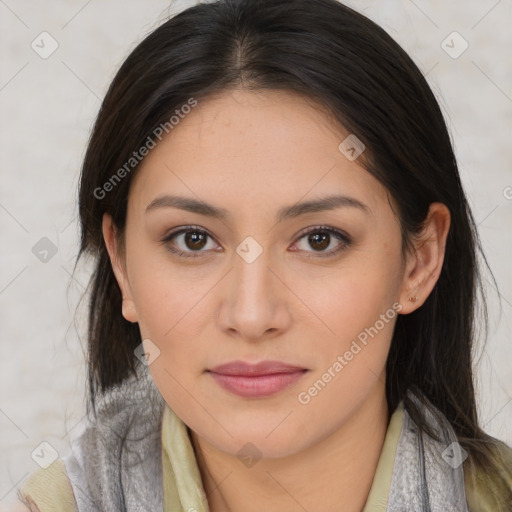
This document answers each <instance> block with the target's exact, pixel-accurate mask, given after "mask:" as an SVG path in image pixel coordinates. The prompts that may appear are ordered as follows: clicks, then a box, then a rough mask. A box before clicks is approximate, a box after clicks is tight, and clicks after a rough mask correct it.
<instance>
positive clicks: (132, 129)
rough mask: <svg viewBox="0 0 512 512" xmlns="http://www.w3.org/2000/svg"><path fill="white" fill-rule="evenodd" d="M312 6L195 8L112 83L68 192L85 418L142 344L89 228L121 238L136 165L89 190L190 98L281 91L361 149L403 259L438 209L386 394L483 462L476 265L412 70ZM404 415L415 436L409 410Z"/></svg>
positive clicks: (444, 140) (455, 175) (355, 21)
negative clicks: (83, 331)
mask: <svg viewBox="0 0 512 512" xmlns="http://www.w3.org/2000/svg"><path fill="white" fill-rule="evenodd" d="M311 4H312V2H311V1H310V0H220V1H217V2H212V3H205V4H199V5H196V6H194V7H191V8H189V9H186V10H185V11H183V12H181V13H179V14H177V15H175V16H174V17H172V18H171V19H169V20H168V21H166V22H165V23H164V24H162V25H161V26H159V27H158V28H157V29H156V30H154V31H153V32H152V33H150V34H149V35H148V36H147V37H146V38H145V39H144V40H143V41H142V42H141V43H140V44H139V45H138V46H137V47H136V48H135V49H134V50H133V52H132V53H131V54H130V55H129V56H128V58H127V59H126V60H125V62H124V63H123V65H122V66H121V68H120V69H119V71H118V73H117V74H116V76H115V78H114V80H113V82H112V84H111V85H110V88H109V90H108V92H107V94H106V96H105V99H104V101H103V104H102V106H101V110H100V112H99V115H98V117H97V120H96V123H95V125H94V129H93V131H92V134H91V137H90V141H89V145H88V148H87V152H86V155H85V160H84V163H83V168H82V173H81V181H80V191H79V215H80V222H81V228H82V232H81V246H80V253H79V258H80V256H82V255H83V254H85V253H87V254H90V255H92V256H93V257H94V258H95V270H94V273H93V276H92V283H91V290H90V291H91V295H90V304H89V306H90V309H89V331H88V356H89V361H88V363H89V397H90V407H91V408H92V409H94V402H95V397H96V395H97V393H104V392H105V391H107V390H108V389H109V388H111V387H112V386H114V385H116V384H118V383H120V382H121V381H123V379H125V378H126V377H127V376H128V375H129V374H130V373H133V371H134V365H135V356H134V350H135V348H136V347H137V346H138V345H139V344H140V343H141V335H140V331H139V328H138V325H137V324H131V323H129V322H127V321H126V320H125V319H124V318H123V316H122V314H121V293H120V289H119V287H118V285H117V282H116V280H115V277H114V274H113V271H112V267H111V263H110V260H109V257H108V254H107V250H106V246H105V243H104V240H103V237H102V231H101V225H102V216H103V214H104V213H105V212H108V213H109V214H110V215H111V216H112V218H113V220H114V223H115V225H116V227H117V229H118V230H119V232H120V234H121V237H122V233H123V229H124V227H125V222H126V209H127V198H128V192H129V188H130V183H131V180H132V178H133V175H134V174H135V172H136V168H134V169H133V171H131V172H129V173H126V176H124V177H123V179H122V180H119V182H116V184H115V186H114V187H112V190H110V191H109V192H108V193H107V194H101V195H102V197H101V198H98V197H97V196H98V195H99V194H98V193H97V192H96V194H95V191H97V190H98V188H101V187H102V186H103V185H104V184H105V183H106V182H107V181H108V180H109V179H110V178H111V177H112V175H113V174H114V173H115V172H116V171H117V170H118V169H119V168H121V167H122V166H123V165H124V164H125V163H126V162H127V161H128V160H129V158H130V157H131V155H132V153H133V151H136V150H137V149H138V148H140V147H141V146H142V145H143V144H144V142H145V141H146V140H147V138H148V136H150V135H151V134H152V133H153V131H154V130H155V128H157V127H158V126H159V125H161V124H162V123H165V122H166V121H168V119H169V116H170V115H172V113H173V112H174V111H175V110H176V109H179V108H180V106H181V105H184V104H186V103H187V102H188V101H189V99H190V98H195V99H196V100H197V101H198V102H199V103H200V102H201V101H203V100H205V99H207V98H208V97H209V96H210V95H212V94H214V93H219V92H222V91H226V90H228V89H230V88H235V87H240V88H246V89H248V90H264V89H274V90H278V89H279V90H287V91H293V92H295V93H299V94H302V95H304V96H306V97H308V98H312V99H314V100H316V101H318V102H320V103H321V104H322V105H323V106H325V108H326V109H327V111H329V112H330V113H332V115H333V117H334V118H335V119H337V120H338V121H339V122H340V123H341V124H342V125H343V126H344V127H345V128H346V129H347V130H348V131H349V132H351V133H353V134H355V135H356V136H357V137H358V138H359V139H360V140H361V141H362V142H363V143H364V144H365V145H366V147H367V151H366V152H365V154H364V155H365V159H364V166H365V168H366V169H367V171H368V172H370V173H371V174H372V175H373V176H375V177H376V178H377V179H378V180H379V181H380V182H381V183H382V184H383V185H384V186H385V187H386V188H387V189H388V191H389V193H390V194H391V196H392V197H393V198H394V200H395V201H396V204H397V205H398V212H397V215H398V217H399V219H400V223H401V229H402V236H403V251H404V253H405V249H406V247H407V246H410V241H411V239H412V237H413V236H414V235H415V234H418V233H419V232H420V230H421V228H422V226H423V222H424V220H425V218H426V215H427V212H428V209H429V205H430V204H431V203H432V202H441V203H444V204H445V205H446V206H447V207H448V208H449V210H450V214H451V226H450V231H449V234H448V239H447V245H446V252H445V258H444V263H443V267H442V271H441V274H440V277H439V279H438V281H437V283H436V285H435V287H434V289H433V291H432V293H431V294H430V295H429V297H428V298H427V299H426V301H425V303H424V304H423V305H422V306H421V307H420V308H418V309H417V310H416V311H414V312H413V313H411V314H408V315H399V316H398V318H397V322H396V326H395V331H394V335H393V339H392V344H391V349H390V352H389V357H388V361H387V381H386V394H387V400H388V406H389V408H390V410H391V411H393V410H394V409H395V408H396V406H397V405H398V404H399V402H400V401H401V400H404V401H405V402H407V397H406V391H407V390H408V389H411V390H413V391H414V390H417V391H418V392H421V393H422V394H423V395H424V396H425V397H426V398H428V400H429V401H430V402H432V404H434V405H435V406H436V407H437V408H438V409H439V410H440V411H441V412H442V413H443V414H444V415H445V416H446V417H447V418H448V420H449V422H450V423H451V425H452V426H453V428H454V430H455V432H456V434H457V436H458V437H459V439H460V442H461V444H462V446H464V447H465V448H466V449H468V451H470V452H471V455H472V456H473V457H474V459H475V460H476V461H477V462H478V461H480V462H479V463H481V464H487V465H491V464H492V462H489V459H488V455H489V454H490V453H491V452H490V448H489V446H490V438H489V437H488V436H486V434H485V433H484V432H483V431H482V430H481V428H480V427H479V425H478V419H477V409H476V403H475V392H474V386H473V370H472V358H473V356H474V353H473V350H474V340H475V339H476V333H475V319H476V318H477V314H480V316H479V318H480V319H481V320H482V321H483V322H484V324H485V330H486V329H487V310H486V305H485V296H484V293H483V286H482V278H481V275H480V271H479V262H478V257H477V256H478V254H480V255H481V256H482V261H483V262H485V264H486V265H487V261H486V260H485V256H484V254H483V251H482V249H481V246H480V242H479V239H478V235H477V230H476V226H475V222H474V219H473V217H472V214H471V211H470V208H469V206H468V202H467V200H466V197H465V194H464V191H463V187H462V185H461V181H460V177H459V172H458V168H457V163H456V160H455V156H454V153H453V150H452V145H451V141H450V136H449V133H448V131H447V127H446V124H445V121H444V119H443V115H442V113H441V110H440V108H439V105H438V103H437V101H436V98H435V97H434V94H433V93H432V91H431V89H430V87H429V86H428V84H427V81H426V80H425V78H424V76H423V75H422V73H421V72H420V70H419V69H418V67H417V66H416V65H415V64H414V62H413V61H412V60H411V58H410V57H409V56H408V55H407V54H406V52H404V51H403V49H402V48H401V47H400V46H399V45H398V44H397V43H396V42H395V41H394V40H393V39H392V38H391V37H390V36H389V35H388V34H387V33H386V31H385V30H383V29H382V28H380V27H379V26H378V25H376V24H375V23H373V22H372V21H370V20H369V19H368V18H366V17H365V16H363V15H361V14H359V13H357V12H355V11H354V10H352V9H350V8H348V7H346V6H344V5H343V4H341V3H339V2H337V1H336V0H315V2H314V8H313V7H312V5H311ZM487 267H488V265H487ZM491 275H492V273H491ZM495 284H496V283H495ZM478 292H481V293H480V298H481V302H479V301H478V300H477V299H478V297H477V293H478ZM479 306H480V309H479ZM407 405H408V406H409V407H410V408H411V410H413V414H414V420H415V421H416V422H417V423H418V424H419V425H420V426H422V425H423V421H422V414H421V411H420V410H416V411H415V410H414V407H413V404H410V403H408V404H407ZM423 426H424V425H423ZM511 502H512V498H511Z"/></svg>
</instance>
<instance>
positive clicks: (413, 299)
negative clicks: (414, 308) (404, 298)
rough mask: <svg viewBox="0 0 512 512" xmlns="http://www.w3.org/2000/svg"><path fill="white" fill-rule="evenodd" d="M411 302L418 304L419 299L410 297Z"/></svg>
mask: <svg viewBox="0 0 512 512" xmlns="http://www.w3.org/2000/svg"><path fill="white" fill-rule="evenodd" d="M409 300H410V301H411V302H416V301H417V300H418V297H409Z"/></svg>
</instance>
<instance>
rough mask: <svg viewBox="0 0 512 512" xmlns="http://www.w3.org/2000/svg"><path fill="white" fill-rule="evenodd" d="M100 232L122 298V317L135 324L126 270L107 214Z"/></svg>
mask: <svg viewBox="0 0 512 512" xmlns="http://www.w3.org/2000/svg"><path fill="white" fill-rule="evenodd" d="M102 231H103V239H104V240H105V245H106V247H107V252H108V255H109V258H110V264H111V265H112V270H113V272H114V275H115V278H116V281H117V284H118V285H119V289H120V290H121V294H122V297H123V302H122V311H121V312H122V315H123V317H124V318H125V319H126V320H128V321H129V322H137V321H138V318H137V312H136V310H135V304H134V302H133V299H132V295H131V291H130V286H129V282H128V278H127V276H126V269H125V266H124V265H123V255H122V254H121V251H120V249H119V246H118V238H117V232H116V227H115V225H114V222H113V220H112V217H111V216H110V215H109V214H108V213H105V214H103V221H102Z"/></svg>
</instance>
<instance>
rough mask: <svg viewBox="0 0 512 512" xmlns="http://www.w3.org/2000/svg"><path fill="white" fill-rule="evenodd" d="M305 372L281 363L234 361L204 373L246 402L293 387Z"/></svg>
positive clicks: (304, 369) (305, 369) (306, 370)
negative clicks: (244, 398) (249, 399)
mask: <svg viewBox="0 0 512 512" xmlns="http://www.w3.org/2000/svg"><path fill="white" fill-rule="evenodd" d="M308 371H309V370H308V369H307V368H301V367H298V366H292V365H289V364H286V363H283V362H281V361H263V362H261V363H258V364H250V363H245V362H243V361H233V362H231V363H227V364H223V365H220V366H216V367H215V368H212V369H211V370H207V373H208V374H209V375H211V376H212V378H213V379H214V380H215V382H216V383H217V384H219V385H220V386H221V387H222V388H223V389H225V390H226V391H229V392H231V393H233V394H235V395H238V396H242V397H246V398H262V397H266V396H271V395H274V394H276V393H278V392H279V391H282V390H283V389H286V388H288V387H290V386H292V385H293V384H295V383H296V382H297V381H298V380H299V379H300V378H301V377H303V376H304V375H305V374H306V373H307V372H308Z"/></svg>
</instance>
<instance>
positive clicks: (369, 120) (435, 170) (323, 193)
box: [19, 0, 512, 512]
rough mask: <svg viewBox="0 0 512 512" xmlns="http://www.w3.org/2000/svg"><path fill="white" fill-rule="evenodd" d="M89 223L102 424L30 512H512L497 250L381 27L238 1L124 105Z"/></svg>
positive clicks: (154, 70) (105, 142)
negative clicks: (490, 311)
mask: <svg viewBox="0 0 512 512" xmlns="http://www.w3.org/2000/svg"><path fill="white" fill-rule="evenodd" d="M80 220H81V226H82V240H81V248H80V255H81V256H83V255H86V254H89V255H91V256H92V257H93V258H94V259H95V264H96V269H95V272H94V274H93V277H92V289H91V296H90V317H89V390H90V404H89V408H88V412H89V414H90V425H89V426H88V428H87V429H86V431H85V433H84V434H82V435H81V436H80V437H79V438H78V439H77V440H76V441H75V442H74V444H73V450H72V452H71V453H70V454H68V455H67V456H66V457H65V458H64V459H63V460H60V459H59V460H58V461H56V462H55V463H54V464H52V465H51V466H50V467H49V468H48V469H46V470H40V471H38V472H37V473H35V474H33V475H31V477H30V478H29V480H28V481H27V482H26V483H25V484H24V486H23V487H22V488H21V489H20V492H19V497H20V499H21V500H22V501H23V502H24V504H25V505H26V506H28V507H32V509H33V510H37V509H38V508H39V509H40V510H70V511H71V510H79V511H80V512H82V511H100V510H108V511H117V510H127V511H132V510H147V511H149V510H165V511H174V510H187V511H190V512H192V511H198V512H199V511H207V510H210V511H212V512H221V511H240V510H244V511H261V510H265V511H276V510H280V511H282V510H286V511H295V510H307V511H310V512H311V511H315V510H322V511H335V510H344V511H346V512H355V511H361V510H363V511H364V512H370V511H378V510H382V511H383V510H387V511H399V510H407V511H408V512H411V511H427V510H443V511H446V510H449V511H470V512H475V511H491V510H492V511H510V510H512V505H511V504H512V455H511V450H510V448H508V447H507V446H506V445H504V444H503V443H501V442H500V441H498V440H496V439H493V438H491V437H489V436H488V435H487V434H485V433H484V432H483V431H482V430H481V428H480V427H479V424H478V419H477V413H476V404H475V394H474V388H473V375H472V365H471V350H472V344H473V339H474V329H473V327H474V321H475V320H474V318H475V317H474V313H475V307H474V305H475V300H476V294H477V291H478V290H479V289H481V282H480V274H479V269H478V266H477V254H476V251H477V249H480V245H479V241H478V237H477V232H476V227H475V224H474V220H473V217H472V215H471V211H470V209H469V207H468V204H467V200H466V197H465V194H464V191H463V188H462V186H461V182H460V177H459V173H458V169H457V164H456V161H455V158H454V154H453V150H452V147H451V144H450V138H449V134H448V132H447V129H446V125H445V123H444V120H443V117H442V114H441V112H440V109H439V107H438V104H437V102H436V100H435V97H434V95H433V94H432V92H431V90H430V88H429V86H428V84H427V82H426V81H425V79H424V77H423V76H422V74H421V73H420V71H419V70H418V68H417V67H416V66H415V64H414V63H413V62H412V61H411V59H410V58H409V57H408V56H407V55H406V54H405V52H404V51H403V50H402V49H401V48H400V47H399V46H398V45H397V44H396V43H395V42H394V41H393V40H392V39H391V38H390V36H389V35H387V33H386V32H385V31H384V30H383V29H381V28H379V27H378V26H376V25H375V24H374V23H373V22H371V21H370V20H368V19H367V18H365V17H364V16H362V15H360V14H358V13H356V12H354V11H353V10H351V9H349V8H348V7H346V6H344V5H342V4H340V3H338V2H336V1H335V0H317V1H316V2H315V4H314V9H312V3H311V2H310V1H308V0H292V1H289V0H288V1H281V0H280V1H276V0H220V1H218V2H214V3H210V4H204V5H197V6H195V7H193V8H190V9H187V10H186V11H184V12H182V13H180V14H178V15H176V16H175V17H173V18H172V19H170V20H169V21H167V22H166V23H164V24H163V25H162V26H161V27H159V28H158V29H157V30H155V31H154V32H153V33H151V34H150V35H149V36H148V37H147V38H146V39H145V40H144V41H143V42H142V43H141V44H140V45H139V46H138V47H137V48H136V49H135V50H134V51H133V52H132V53H131V55H130V56H129V57H128V58H127V60H126V61H125V63H124V64H123V66H122V67H121V69H120V70H119V72H118V74H117V76H116V77H115V79H114V81H113V83H112V85H111V87H110V89H109V91H108V93H107V95H106V97H105V100H104V102H103V105H102V107H101V111H100V113H99V115H98V118H97V121H96V124H95V127H94V130H93V133H92V136H91V139H90V142H89V146H88V150H87V154H86V157H85V161H84V165H83V169H82V176H81V183H80ZM52 507H53V508H52Z"/></svg>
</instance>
